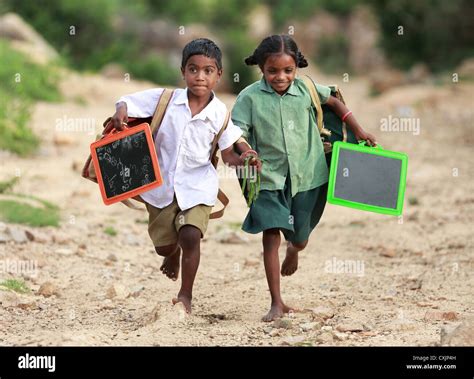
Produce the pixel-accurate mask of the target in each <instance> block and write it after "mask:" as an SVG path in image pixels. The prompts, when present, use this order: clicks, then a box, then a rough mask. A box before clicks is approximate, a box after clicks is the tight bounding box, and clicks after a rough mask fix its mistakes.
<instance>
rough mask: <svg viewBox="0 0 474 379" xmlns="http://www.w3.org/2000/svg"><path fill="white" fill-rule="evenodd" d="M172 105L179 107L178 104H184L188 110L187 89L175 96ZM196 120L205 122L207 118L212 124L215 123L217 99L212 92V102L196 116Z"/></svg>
mask: <svg viewBox="0 0 474 379" xmlns="http://www.w3.org/2000/svg"><path fill="white" fill-rule="evenodd" d="M173 103H174V104H177V105H180V104H185V105H186V106H187V107H188V108H189V100H188V88H185V89H184V90H182V91H180V93H179V94H178V95H177V96H176V98H175V99H174V101H173ZM194 117H196V118H197V119H200V120H203V121H204V120H205V119H206V118H208V119H209V120H211V121H212V122H216V121H217V119H218V114H217V97H216V94H215V93H214V91H212V100H211V101H210V102H209V104H207V105H206V107H205V108H204V109H203V110H202V111H201V112H200V113H199V114H197V115H196V116H194Z"/></svg>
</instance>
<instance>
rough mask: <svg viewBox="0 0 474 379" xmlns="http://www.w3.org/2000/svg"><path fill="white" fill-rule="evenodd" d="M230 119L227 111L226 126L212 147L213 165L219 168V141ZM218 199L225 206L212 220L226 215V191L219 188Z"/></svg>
mask: <svg viewBox="0 0 474 379" xmlns="http://www.w3.org/2000/svg"><path fill="white" fill-rule="evenodd" d="M229 119H230V112H229V111H227V114H226V116H225V120H224V124H223V125H222V127H221V129H220V130H219V133H217V135H216V136H215V137H214V140H213V141H212V147H211V158H210V159H211V163H212V165H213V166H214V167H215V168H217V163H218V162H219V157H218V156H217V148H218V146H217V143H218V142H219V139H220V138H221V136H222V133H224V131H225V130H226V129H227V125H229ZM217 199H218V200H219V201H220V202H221V203H222V205H224V207H223V208H222V209H220V210H218V211H215V212H212V213H211V214H210V216H209V218H210V219H215V218H220V217H222V216H223V215H224V211H225V209H226V207H227V205H228V204H229V198H228V197H227V196H226V194H225V193H224V191H222V190H221V189H220V188H219V192H218V193H217Z"/></svg>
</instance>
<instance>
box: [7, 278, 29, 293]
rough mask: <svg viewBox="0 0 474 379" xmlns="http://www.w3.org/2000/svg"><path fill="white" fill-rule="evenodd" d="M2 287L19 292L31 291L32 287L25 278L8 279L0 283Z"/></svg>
mask: <svg viewBox="0 0 474 379" xmlns="http://www.w3.org/2000/svg"><path fill="white" fill-rule="evenodd" d="M0 287H4V288H6V289H9V290H12V291H15V292H18V293H28V292H30V289H29V288H28V286H27V285H26V283H25V282H24V281H23V280H17V279H7V280H4V281H3V282H1V283H0Z"/></svg>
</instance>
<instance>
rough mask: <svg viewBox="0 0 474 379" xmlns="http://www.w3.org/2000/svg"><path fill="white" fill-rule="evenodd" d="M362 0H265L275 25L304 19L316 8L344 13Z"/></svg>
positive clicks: (279, 25) (312, 13)
mask: <svg viewBox="0 0 474 379" xmlns="http://www.w3.org/2000/svg"><path fill="white" fill-rule="evenodd" d="M363 1H364V0H299V1H294V0H265V3H266V4H267V5H268V6H269V7H270V8H271V10H272V14H273V20H274V22H275V25H276V26H277V27H281V26H284V25H285V22H287V21H289V20H295V19H297V20H304V19H307V18H308V17H311V16H312V15H314V13H315V12H316V11H318V10H322V9H324V10H327V11H328V12H332V13H336V14H341V15H346V14H348V13H350V12H351V11H352V10H353V9H354V7H355V6H356V5H358V4H360V3H362V2H363Z"/></svg>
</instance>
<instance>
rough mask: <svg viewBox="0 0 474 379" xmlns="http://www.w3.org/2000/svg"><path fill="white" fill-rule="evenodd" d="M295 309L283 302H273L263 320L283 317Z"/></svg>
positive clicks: (268, 320) (267, 320)
mask: <svg viewBox="0 0 474 379" xmlns="http://www.w3.org/2000/svg"><path fill="white" fill-rule="evenodd" d="M293 311H294V309H293V308H290V307H288V306H286V305H285V304H283V303H280V304H272V306H271V308H270V310H269V311H268V313H267V314H266V315H265V316H263V317H262V321H264V322H270V321H273V320H276V319H277V318H280V317H282V316H283V315H284V314H285V313H289V312H293Z"/></svg>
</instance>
